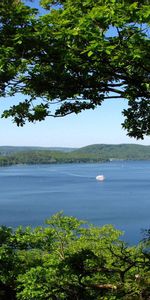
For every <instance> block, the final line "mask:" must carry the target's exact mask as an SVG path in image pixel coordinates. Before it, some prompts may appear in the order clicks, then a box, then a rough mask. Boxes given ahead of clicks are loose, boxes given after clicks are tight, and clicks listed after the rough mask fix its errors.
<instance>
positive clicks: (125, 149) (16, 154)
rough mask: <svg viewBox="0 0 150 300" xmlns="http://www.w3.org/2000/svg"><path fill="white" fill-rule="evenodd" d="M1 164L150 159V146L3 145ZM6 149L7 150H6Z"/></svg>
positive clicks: (0, 157) (0, 156)
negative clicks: (73, 147) (55, 147)
mask: <svg viewBox="0 0 150 300" xmlns="http://www.w3.org/2000/svg"><path fill="white" fill-rule="evenodd" d="M1 149H3V151H2V150H1V151H0V153H1V154H0V166H5V165H14V164H51V163H81V162H82V163H86V162H88V163H92V162H95V163H96V162H103V161H112V160H143V159H144V160H150V146H142V145H135V144H120V145H105V144H97V145H89V146H86V147H83V148H79V149H76V150H74V151H73V149H72V148H57V149H61V150H59V151H58V150H57V151H56V150H49V149H48V148H40V147H35V148H34V147H14V148H13V147H12V148H11V147H8V148H7V147H4V148H3V147H1ZM4 149H5V151H4Z"/></svg>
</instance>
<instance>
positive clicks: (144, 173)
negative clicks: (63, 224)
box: [0, 161, 150, 244]
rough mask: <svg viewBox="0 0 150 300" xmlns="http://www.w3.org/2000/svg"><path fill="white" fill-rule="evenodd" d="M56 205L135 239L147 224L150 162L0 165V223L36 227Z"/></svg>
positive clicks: (149, 198)
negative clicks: (97, 178) (103, 178)
mask: <svg viewBox="0 0 150 300" xmlns="http://www.w3.org/2000/svg"><path fill="white" fill-rule="evenodd" d="M99 174H103V175H104V176H105V180H104V181H103V182H99V181H97V180H96V178H95V177H96V176H97V175H99ZM60 210H63V211H64V213H65V214H67V215H72V216H75V217H78V218H80V219H83V220H88V221H89V222H90V223H93V224H94V225H104V224H110V223H111V224H113V225H114V226H115V227H116V228H118V229H121V230H123V231H124V232H125V235H124V239H125V240H126V241H127V242H129V243H132V244H134V243H137V241H139V240H140V239H141V238H142V234H141V230H142V229H145V228H149V227H150V161H112V162H109V163H101V164H60V165H55V164H53V165H30V166H28V165H19V166H11V167H3V168H2V167H1V168H0V224H3V225H7V226H13V227H16V226H18V225H20V224H22V225H24V226H26V225H31V226H38V225H42V224H44V220H45V219H46V218H48V217H50V216H51V215H52V214H54V213H56V212H58V211H60Z"/></svg>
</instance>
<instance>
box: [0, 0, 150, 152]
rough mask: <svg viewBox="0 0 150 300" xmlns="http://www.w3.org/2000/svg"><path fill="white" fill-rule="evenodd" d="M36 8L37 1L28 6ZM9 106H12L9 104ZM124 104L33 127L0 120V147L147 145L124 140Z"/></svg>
mask: <svg viewBox="0 0 150 300" xmlns="http://www.w3.org/2000/svg"><path fill="white" fill-rule="evenodd" d="M28 4H30V5H32V6H37V7H38V1H33V3H30V2H28ZM12 101H13V100H11V99H7V98H6V99H1V106H0V112H2V111H3V109H4V108H7V107H9V105H11V102H12ZM12 104H13V102H12ZM126 105H127V103H126V100H123V99H122V100H121V99H120V100H118V99H117V100H116V99H114V100H106V101H105V102H104V103H103V104H102V106H101V107H99V108H97V109H95V110H94V111H86V112H82V113H81V114H79V115H73V114H72V115H70V116H66V117H64V118H55V119H54V118H50V117H49V118H47V119H46V120H45V121H43V122H37V123H36V124H32V123H26V125H25V126H24V127H17V126H16V125H15V124H13V123H12V121H11V119H0V145H14V146H43V147H55V146H56V147H57V146H58V147H82V146H86V145H90V144H100V143H103V144H120V143H138V144H144V145H150V137H145V139H144V140H142V141H141V140H138V141H137V140H136V139H133V138H132V139H131V138H129V137H127V135H126V134H127V132H126V131H125V130H123V129H122V126H121V123H122V122H123V116H122V114H121V111H122V110H123V108H126V107H127V106H126Z"/></svg>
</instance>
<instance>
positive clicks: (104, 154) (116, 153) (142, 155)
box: [77, 144, 150, 160]
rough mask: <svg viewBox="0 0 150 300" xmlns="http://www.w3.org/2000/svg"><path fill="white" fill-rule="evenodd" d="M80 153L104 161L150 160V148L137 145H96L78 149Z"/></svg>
mask: <svg viewBox="0 0 150 300" xmlns="http://www.w3.org/2000/svg"><path fill="white" fill-rule="evenodd" d="M77 152H78V153H81V154H82V153H87V154H89V155H90V154H92V155H93V154H94V155H95V156H97V157H101V158H102V159H110V160H112V159H115V160H117V159H125V160H126V159H137V160H138V159H148V160H149V159H150V146H144V145H136V144H119V145H113V144H112V145H111V144H110V145H106V144H95V145H89V146H86V147H83V148H80V149H78V151H77Z"/></svg>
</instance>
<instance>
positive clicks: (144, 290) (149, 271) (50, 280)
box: [0, 213, 150, 300]
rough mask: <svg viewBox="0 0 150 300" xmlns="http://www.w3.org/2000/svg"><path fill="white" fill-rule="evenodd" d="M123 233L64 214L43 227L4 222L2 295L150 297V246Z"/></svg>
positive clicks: (50, 299) (51, 299) (41, 299)
mask: <svg viewBox="0 0 150 300" xmlns="http://www.w3.org/2000/svg"><path fill="white" fill-rule="evenodd" d="M121 234H122V233H121V232H120V231H119V230H116V229H115V228H114V227H113V226H112V225H106V226H103V227H101V228H99V227H94V226H92V225H88V224H86V226H85V222H83V221H80V220H78V219H76V218H74V217H69V216H64V215H63V214H62V213H57V214H56V215H54V216H52V217H51V219H49V220H47V222H46V226H44V227H37V228H34V229H31V228H30V227H26V228H22V227H18V228H16V229H15V230H12V229H11V228H7V227H4V226H3V227H0V299H1V300H8V299H10V300H16V299H17V300H28V299H30V300H35V299H37V300H71V299H74V300H84V299H85V300H87V299H88V300H101V299H103V300H104V299H105V300H115V299H120V300H121V299H122V300H133V299H135V300H138V299H141V300H146V299H149V296H150V288H149V286H150V250H149V245H147V244H143V245H142V244H141V245H140V244H139V245H137V246H134V247H129V246H127V245H126V244H125V243H124V242H123V241H121V239H120V236H121ZM146 247H147V250H146V252H144V249H146Z"/></svg>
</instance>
